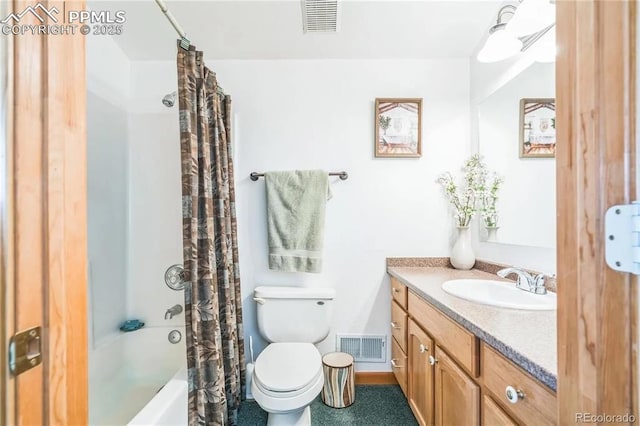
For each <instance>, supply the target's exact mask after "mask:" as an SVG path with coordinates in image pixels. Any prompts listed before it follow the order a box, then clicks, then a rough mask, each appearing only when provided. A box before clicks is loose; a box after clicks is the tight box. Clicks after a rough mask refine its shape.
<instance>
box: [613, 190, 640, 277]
mask: <svg viewBox="0 0 640 426" xmlns="http://www.w3.org/2000/svg"><path fill="white" fill-rule="evenodd" d="M604 232H605V259H606V261H607V265H609V267H610V268H611V269H614V270H616V271H620V272H630V273H632V274H636V275H638V274H640V201H634V202H633V203H632V204H622V205H618V206H613V207H611V208H610V209H609V210H607V213H606V214H605V217H604Z"/></svg>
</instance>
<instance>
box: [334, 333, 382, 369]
mask: <svg viewBox="0 0 640 426" xmlns="http://www.w3.org/2000/svg"><path fill="white" fill-rule="evenodd" d="M336 348H337V350H338V351H340V352H346V353H348V354H351V355H352V356H353V358H354V359H355V360H356V361H357V362H386V361H387V336H385V335H371V334H338V335H337V336H336Z"/></svg>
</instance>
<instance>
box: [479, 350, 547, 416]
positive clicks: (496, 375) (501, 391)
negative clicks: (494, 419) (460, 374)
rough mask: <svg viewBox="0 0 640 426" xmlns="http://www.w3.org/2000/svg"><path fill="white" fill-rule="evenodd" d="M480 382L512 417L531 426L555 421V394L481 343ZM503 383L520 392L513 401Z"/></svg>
mask: <svg viewBox="0 0 640 426" xmlns="http://www.w3.org/2000/svg"><path fill="white" fill-rule="evenodd" d="M482 375H483V376H484V385H485V386H486V388H487V389H488V390H489V391H490V392H491V393H493V394H494V395H495V396H496V398H497V399H499V400H500V401H501V402H503V405H504V407H508V409H509V411H510V412H511V413H512V414H513V416H514V417H517V418H518V419H520V420H522V421H524V422H525V423H526V424H532V425H543V424H544V425H553V424H556V405H557V401H556V396H555V394H553V393H552V392H551V391H550V390H548V389H547V388H546V387H544V385H542V384H540V383H539V382H538V381H536V379H534V378H533V377H531V376H530V375H529V374H527V373H525V372H524V370H522V369H521V368H519V367H517V366H516V365H515V364H513V363H512V362H511V361H509V360H507V359H506V358H505V357H503V356H502V355H500V354H499V353H497V352H496V351H495V350H493V349H492V348H490V347H489V346H487V345H486V344H484V343H483V344H482ZM507 386H511V387H513V388H514V389H516V390H519V391H521V392H522V393H523V394H524V395H523V397H522V398H520V399H518V400H517V402H515V403H511V402H509V400H508V399H507V396H506V391H507Z"/></svg>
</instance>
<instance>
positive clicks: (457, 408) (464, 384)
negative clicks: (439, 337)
mask: <svg viewBox="0 0 640 426" xmlns="http://www.w3.org/2000/svg"><path fill="white" fill-rule="evenodd" d="M435 376H436V379H435V415H436V425H437V426H450V425H465V426H473V425H479V424H480V387H479V386H478V385H476V384H475V383H474V381H473V380H471V378H469V376H467V374H466V373H465V372H464V371H463V370H462V369H461V368H460V367H458V366H457V365H456V363H455V362H454V361H453V360H452V359H451V358H449V356H447V354H446V353H445V352H444V351H443V350H442V349H441V348H440V347H439V346H436V355H435Z"/></svg>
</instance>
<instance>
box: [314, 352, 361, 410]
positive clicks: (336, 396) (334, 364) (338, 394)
mask: <svg viewBox="0 0 640 426" xmlns="http://www.w3.org/2000/svg"><path fill="white" fill-rule="evenodd" d="M322 369H323V371H324V388H322V402H324V403H325V404H326V405H328V406H329V407H333V408H344V407H348V406H350V405H351V404H353V403H354V402H355V400H356V386H355V385H356V383H355V378H354V373H353V357H352V356H351V355H349V354H347V353H344V352H330V353H328V354H326V355H325V356H323V357H322Z"/></svg>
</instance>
